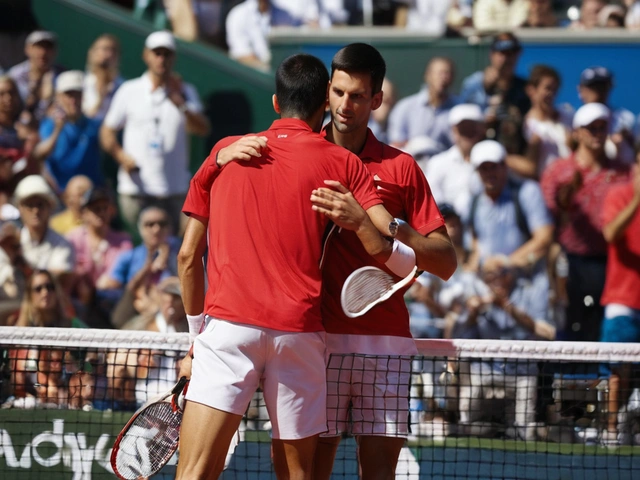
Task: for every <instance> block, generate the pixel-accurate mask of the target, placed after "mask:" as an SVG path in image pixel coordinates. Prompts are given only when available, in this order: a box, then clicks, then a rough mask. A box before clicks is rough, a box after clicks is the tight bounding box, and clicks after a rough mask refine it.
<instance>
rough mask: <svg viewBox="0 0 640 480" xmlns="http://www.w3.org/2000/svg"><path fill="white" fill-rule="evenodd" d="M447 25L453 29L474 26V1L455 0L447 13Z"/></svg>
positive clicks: (457, 29)
mask: <svg viewBox="0 0 640 480" xmlns="http://www.w3.org/2000/svg"><path fill="white" fill-rule="evenodd" d="M447 25H448V26H449V27H450V28H451V29H452V30H453V31H459V30H460V29H461V28H463V27H473V1H472V0H453V2H452V3H451V8H449V13H448V14H447Z"/></svg>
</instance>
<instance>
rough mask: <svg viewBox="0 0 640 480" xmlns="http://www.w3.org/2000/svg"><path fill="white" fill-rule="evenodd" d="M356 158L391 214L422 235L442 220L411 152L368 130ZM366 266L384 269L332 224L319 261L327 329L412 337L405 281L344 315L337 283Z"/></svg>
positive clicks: (354, 238)
mask: <svg viewBox="0 0 640 480" xmlns="http://www.w3.org/2000/svg"><path fill="white" fill-rule="evenodd" d="M360 160H361V161H362V163H363V164H364V165H365V166H366V168H367V170H369V172H370V174H371V176H372V177H373V180H374V183H375V184H376V188H377V190H378V194H379V195H380V197H381V198H382V200H383V203H384V206H385V207H386V209H387V210H388V211H389V213H391V215H393V216H394V217H396V218H401V219H403V220H405V221H406V222H407V223H408V224H409V225H411V226H412V227H413V228H414V229H415V230H416V231H417V232H419V233H421V234H422V235H427V234H428V233H431V232H432V231H434V230H436V229H437V228H439V227H441V226H443V225H444V219H443V218H442V215H441V214H440V211H439V210H438V207H437V205H436V202H435V200H434V198H433V195H431V189H430V188H429V184H428V183H427V179H426V178H425V177H424V174H423V173H422V170H420V167H419V166H418V164H417V163H416V161H415V160H414V159H413V158H412V157H411V156H410V155H407V154H406V153H403V152H401V151H400V150H398V149H395V148H393V147H390V146H389V145H386V144H384V143H382V142H380V141H379V140H378V139H377V138H376V137H375V136H374V135H373V133H372V132H371V130H369V131H368V132H367V141H366V143H365V146H364V148H363V150H362V152H361V153H360ZM366 265H373V266H376V267H378V268H382V269H384V270H386V271H388V270H387V269H386V267H385V266H384V265H381V264H379V263H377V262H376V261H375V260H374V259H373V257H371V256H370V255H369V254H368V253H367V252H366V251H365V249H364V247H363V246H362V244H361V243H360V242H359V241H358V237H357V236H356V235H355V233H353V232H350V231H347V230H339V231H338V230H337V229H336V231H334V232H333V234H332V235H331V237H330V238H329V242H328V245H327V252H326V254H325V260H324V262H323V275H322V278H323V282H324V283H323V296H322V316H323V320H324V326H325V329H326V330H327V333H341V334H357V335H392V336H399V337H411V332H410V331H409V312H408V311H407V307H406V305H405V303H404V293H405V292H406V290H407V289H408V288H409V287H408V286H407V287H406V288H405V289H404V290H400V291H399V292H396V293H395V294H394V295H393V296H392V297H391V298H390V299H389V300H387V301H386V302H383V303H381V304H378V305H376V306H375V307H373V308H372V309H371V310H369V311H368V312H367V313H366V314H364V315H363V316H361V317H358V318H349V317H347V316H346V315H345V314H344V312H343V310H342V306H341V305H340V292H341V290H342V285H343V284H344V282H345V280H346V279H347V277H348V276H349V275H350V274H351V272H353V271H354V270H356V269H358V268H360V267H364V266H366Z"/></svg>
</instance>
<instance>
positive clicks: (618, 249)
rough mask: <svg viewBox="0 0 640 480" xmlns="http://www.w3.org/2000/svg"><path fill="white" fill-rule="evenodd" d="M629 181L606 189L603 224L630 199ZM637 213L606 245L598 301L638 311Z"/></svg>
mask: <svg viewBox="0 0 640 480" xmlns="http://www.w3.org/2000/svg"><path fill="white" fill-rule="evenodd" d="M633 195H634V191H633V184H632V183H631V182H629V183H626V184H624V185H617V186H615V187H612V188H611V190H609V193H608V194H607V196H606V198H605V200H604V207H603V210H602V223H603V225H607V224H608V223H611V221H613V220H614V219H615V218H616V217H617V216H618V215H619V214H620V212H621V211H622V210H624V209H625V207H626V206H627V205H629V204H630V203H631V200H632V199H633ZM638 292H640V212H638V211H636V213H635V215H634V216H633V218H632V219H631V222H629V225H627V228H625V230H624V233H623V234H622V235H621V236H620V238H618V239H617V240H616V241H615V242H612V243H610V244H609V256H608V258H607V276H606V280H605V284H604V291H603V292H602V298H601V300H600V303H602V305H605V306H606V305H609V304H610V303H619V304H622V305H626V306H627V307H631V308H635V309H636V310H640V295H639V294H638Z"/></svg>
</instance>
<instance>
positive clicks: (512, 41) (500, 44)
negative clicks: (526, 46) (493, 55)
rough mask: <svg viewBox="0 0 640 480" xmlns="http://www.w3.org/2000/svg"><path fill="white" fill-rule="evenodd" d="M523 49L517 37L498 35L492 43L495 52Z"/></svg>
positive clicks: (492, 49)
mask: <svg viewBox="0 0 640 480" xmlns="http://www.w3.org/2000/svg"><path fill="white" fill-rule="evenodd" d="M517 50H522V46H521V45H520V42H519V41H518V39H517V38H515V37H514V38H510V37H507V38H501V37H500V36H497V37H495V38H494V39H493V42H492V43H491V51H493V52H509V51H517Z"/></svg>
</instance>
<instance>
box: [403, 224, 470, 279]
mask: <svg viewBox="0 0 640 480" xmlns="http://www.w3.org/2000/svg"><path fill="white" fill-rule="evenodd" d="M397 238H398V240H400V241H401V242H402V243H404V244H406V245H409V246H410V247H411V248H413V250H414V252H416V262H417V265H418V268H419V269H420V270H424V271H425V272H429V273H432V274H433V275H436V276H437V277H440V278H441V279H443V280H447V279H449V277H451V275H453V272H455V271H456V268H457V267H458V259H457V257H456V251H455V249H454V248H453V245H452V244H451V240H450V239H449V235H448V234H447V230H446V229H445V227H440V228H438V229H436V230H434V231H433V232H431V233H430V234H428V235H427V236H426V237H425V236H423V235H420V233H418V232H417V231H415V230H414V229H413V228H411V226H409V225H408V224H407V223H405V222H402V223H401V225H400V229H399V231H398V236H397Z"/></svg>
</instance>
